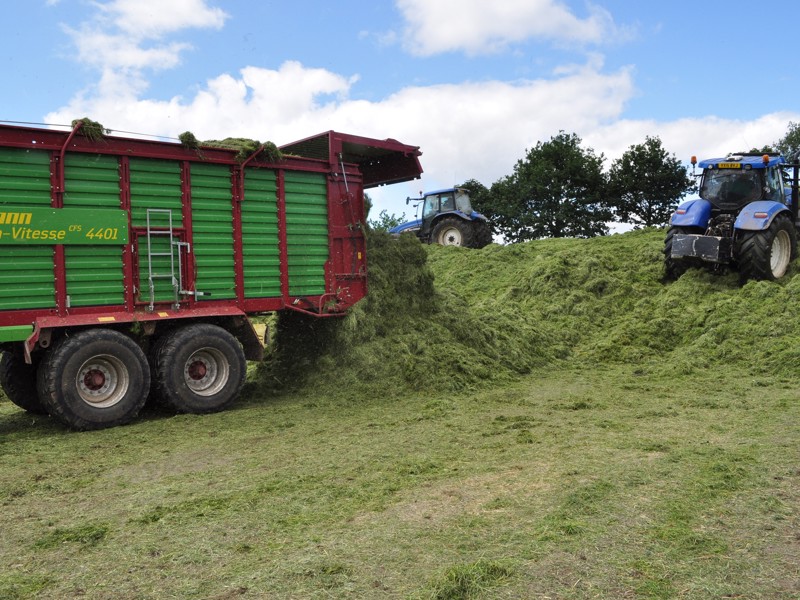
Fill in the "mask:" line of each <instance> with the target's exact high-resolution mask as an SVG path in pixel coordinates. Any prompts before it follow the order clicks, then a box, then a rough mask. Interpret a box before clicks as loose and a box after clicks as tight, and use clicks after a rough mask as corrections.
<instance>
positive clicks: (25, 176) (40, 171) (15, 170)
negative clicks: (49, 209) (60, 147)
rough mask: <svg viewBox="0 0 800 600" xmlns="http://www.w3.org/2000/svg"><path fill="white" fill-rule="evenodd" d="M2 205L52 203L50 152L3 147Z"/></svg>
mask: <svg viewBox="0 0 800 600" xmlns="http://www.w3.org/2000/svg"><path fill="white" fill-rule="evenodd" d="M0 204H12V205H14V204H16V205H18V206H50V153H49V152H46V151H44V150H23V149H17V148H0Z"/></svg>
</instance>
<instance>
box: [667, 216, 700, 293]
mask: <svg viewBox="0 0 800 600" xmlns="http://www.w3.org/2000/svg"><path fill="white" fill-rule="evenodd" d="M677 233H682V234H692V233H703V229H702V228H700V227H670V228H669V230H668V231H667V237H665V238H664V279H666V280H668V281H675V280H676V279H678V277H680V276H681V275H683V274H684V273H686V271H688V270H689V269H690V268H691V267H699V266H701V265H702V262H700V261H698V260H695V259H692V258H684V259H682V260H675V259H674V258H672V239H673V238H674V237H675V234H677Z"/></svg>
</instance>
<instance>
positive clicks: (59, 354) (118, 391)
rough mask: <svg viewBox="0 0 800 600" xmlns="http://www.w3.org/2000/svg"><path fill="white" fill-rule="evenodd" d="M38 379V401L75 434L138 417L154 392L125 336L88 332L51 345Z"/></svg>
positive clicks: (132, 344) (108, 331)
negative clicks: (151, 390)
mask: <svg viewBox="0 0 800 600" xmlns="http://www.w3.org/2000/svg"><path fill="white" fill-rule="evenodd" d="M36 379H37V381H36V383H37V387H38V391H39V399H40V400H41V402H42V404H43V405H44V406H45V407H46V408H47V411H48V412H49V413H50V415H51V416H52V417H53V418H55V419H57V420H59V421H61V422H62V423H64V424H66V425H68V426H69V427H72V428H73V429H79V430H89V429H104V428H106V427H115V426H117V425H123V424H125V423H129V422H130V421H132V420H133V419H134V418H135V417H136V415H137V414H139V411H140V410H141V408H142V406H144V403H145V400H146V399H147V394H148V391H149V389H150V368H149V366H148V364H147V358H146V357H145V355H144V352H142V349H141V348H140V347H139V346H138V344H136V342H134V341H133V340H132V339H131V338H129V337H128V336H127V335H125V334H123V333H120V332H119V331H115V330H113V329H86V330H83V331H78V332H76V333H73V334H71V335H66V336H64V337H62V338H61V339H60V340H58V341H57V342H56V343H55V344H53V346H52V347H51V348H50V349H49V350H48V351H47V354H45V356H44V358H43V359H42V362H41V364H40V365H39V369H38V373H37V378H36Z"/></svg>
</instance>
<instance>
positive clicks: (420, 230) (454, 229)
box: [389, 188, 492, 248]
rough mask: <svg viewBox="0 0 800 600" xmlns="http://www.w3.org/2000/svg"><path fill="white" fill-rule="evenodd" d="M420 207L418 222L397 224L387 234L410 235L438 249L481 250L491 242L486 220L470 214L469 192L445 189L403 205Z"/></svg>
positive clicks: (461, 189) (475, 213)
mask: <svg viewBox="0 0 800 600" xmlns="http://www.w3.org/2000/svg"><path fill="white" fill-rule="evenodd" d="M409 202H414V203H415V206H417V207H418V206H419V205H420V204H422V218H421V219H420V218H417V219H414V220H413V221H408V222H407V223H401V224H400V225H397V226H396V227H393V228H392V229H390V230H389V233H392V234H400V233H414V234H416V236H417V237H418V238H419V239H420V240H421V241H423V242H425V243H428V244H440V245H442V246H463V247H465V248H483V247H484V246H486V245H487V244H489V243H491V241H492V231H491V228H490V227H489V220H488V219H487V218H486V217H484V216H483V215H482V214H480V213H479V212H475V211H474V210H472V204H471V202H470V199H469V192H468V191H467V190H466V189H464V188H447V189H445V190H437V191H435V192H428V193H427V194H423V195H422V197H421V198H406V204H408V203H409Z"/></svg>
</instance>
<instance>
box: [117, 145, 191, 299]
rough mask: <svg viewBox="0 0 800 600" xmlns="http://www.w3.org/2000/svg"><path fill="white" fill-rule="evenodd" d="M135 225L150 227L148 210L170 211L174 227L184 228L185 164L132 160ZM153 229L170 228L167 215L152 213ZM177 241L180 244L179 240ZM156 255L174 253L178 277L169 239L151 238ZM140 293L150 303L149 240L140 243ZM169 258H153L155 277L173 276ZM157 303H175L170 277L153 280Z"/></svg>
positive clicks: (169, 161) (132, 198)
mask: <svg viewBox="0 0 800 600" xmlns="http://www.w3.org/2000/svg"><path fill="white" fill-rule="evenodd" d="M129 165H130V178H131V224H132V225H133V226H134V227H142V228H146V227H147V209H148V208H150V209H158V210H169V211H170V212H171V214H172V228H173V230H174V229H178V228H181V227H183V211H182V206H183V205H182V201H181V165H180V162H178V161H176V160H159V159H152V158H131V159H130V163H129ZM150 227H151V228H155V229H161V230H165V229H167V228H168V227H169V218H168V217H167V214H166V213H151V218H150ZM175 241H179V240H178V239H175ZM150 243H151V246H152V247H153V254H154V255H155V254H158V253H168V252H170V251H171V252H173V255H174V256H175V260H176V262H175V276H176V277H177V274H178V264H177V252H176V251H175V248H170V247H169V239H168V237H167V236H163V235H154V236H152V238H151V241H150ZM138 249H139V250H138V263H139V285H138V286H137V289H138V290H139V293H138V299H139V300H140V301H144V302H149V301H150V287H149V283H148V264H147V258H148V251H147V237H146V236H144V235H142V236H139V240H138ZM169 263H170V261H169V256H153V274H154V275H164V274H170V272H171V271H170V264H169ZM153 283H154V285H155V299H156V302H171V301H174V299H175V294H174V291H173V286H172V281H171V280H170V278H168V277H157V278H154V279H153Z"/></svg>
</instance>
